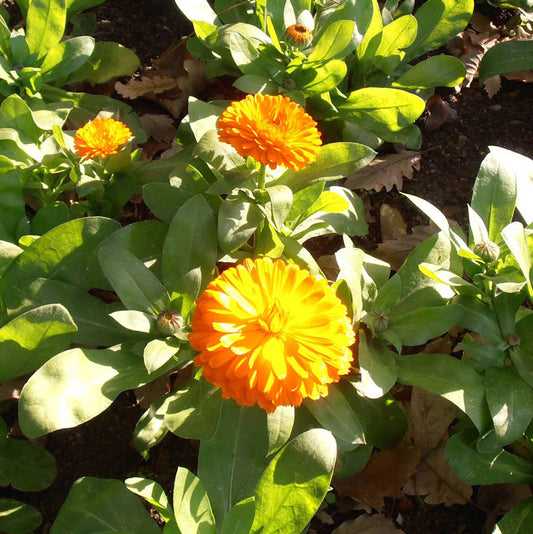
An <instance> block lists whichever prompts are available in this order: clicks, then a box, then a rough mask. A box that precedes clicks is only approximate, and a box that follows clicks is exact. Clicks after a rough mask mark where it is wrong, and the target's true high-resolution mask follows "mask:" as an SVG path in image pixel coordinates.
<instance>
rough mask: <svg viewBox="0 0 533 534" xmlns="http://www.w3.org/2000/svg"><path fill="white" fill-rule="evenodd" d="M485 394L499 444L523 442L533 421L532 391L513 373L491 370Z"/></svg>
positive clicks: (486, 373)
mask: <svg viewBox="0 0 533 534" xmlns="http://www.w3.org/2000/svg"><path fill="white" fill-rule="evenodd" d="M485 392H486V395H487V404H488V405H489V410H490V413H491V416H492V422H493V423H494V430H495V431H496V437H497V441H498V444H499V445H500V446H502V447H503V446H504V445H509V444H511V443H513V442H515V441H517V440H518V439H520V438H521V437H522V434H523V433H524V432H525V430H526V428H527V427H528V426H529V423H530V422H531V418H532V417H533V390H532V389H531V388H530V387H529V385H528V384H526V383H525V382H524V381H523V380H522V379H521V378H520V377H519V376H518V375H517V374H515V373H514V372H513V371H512V370H511V369H509V368H507V367H504V368H498V367H489V368H488V369H487V370H486V371H485Z"/></svg>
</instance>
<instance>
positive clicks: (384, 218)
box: [379, 203, 407, 241]
mask: <svg viewBox="0 0 533 534" xmlns="http://www.w3.org/2000/svg"><path fill="white" fill-rule="evenodd" d="M379 222H380V227H381V239H383V241H387V240H389V239H395V238H396V237H398V236H400V235H405V234H406V233H407V223H406V222H405V220H404V218H403V216H402V212H401V211H400V210H399V209H398V208H393V207H392V206H390V205H389V204H386V203H384V204H382V205H381V206H380V207H379Z"/></svg>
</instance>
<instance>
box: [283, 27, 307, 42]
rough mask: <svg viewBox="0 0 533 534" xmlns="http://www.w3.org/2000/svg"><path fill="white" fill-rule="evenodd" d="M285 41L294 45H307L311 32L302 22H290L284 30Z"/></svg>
mask: <svg viewBox="0 0 533 534" xmlns="http://www.w3.org/2000/svg"><path fill="white" fill-rule="evenodd" d="M285 37H286V39H287V41H289V42H290V43H291V44H293V45H296V46H307V45H309V44H311V40H312V39H313V32H312V31H311V30H310V29H309V28H307V27H306V26H304V25H303V24H292V25H291V26H289V27H288V28H287V29H286V30H285Z"/></svg>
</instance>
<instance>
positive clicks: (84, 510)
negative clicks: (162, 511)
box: [50, 477, 161, 534]
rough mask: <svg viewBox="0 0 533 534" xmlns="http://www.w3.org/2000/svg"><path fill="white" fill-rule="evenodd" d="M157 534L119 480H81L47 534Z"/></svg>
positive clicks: (143, 510)
mask: <svg viewBox="0 0 533 534" xmlns="http://www.w3.org/2000/svg"><path fill="white" fill-rule="evenodd" d="M115 531H117V532H127V533H128V534H161V530H160V529H159V527H158V526H157V523H156V522H155V521H154V520H153V519H152V518H151V517H150V515H149V514H148V512H147V511H146V510H145V509H144V507H143V505H142V503H141V501H140V500H139V499H138V498H137V497H135V496H134V495H132V493H131V492H129V491H128V490H127V489H126V486H125V485H124V483H123V482H122V481H120V480H112V479H100V478H92V477H83V478H80V479H78V480H76V482H74V484H73V485H72V488H70V491H69V494H68V495H67V498H66V500H65V503H64V504H63V506H62V507H61V509H60V510H59V513H58V514H57V519H56V520H55V521H54V524H53V525H52V528H51V530H50V534H64V533H65V532H69V533H70V534H94V533H96V532H115Z"/></svg>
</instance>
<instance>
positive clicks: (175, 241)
mask: <svg viewBox="0 0 533 534" xmlns="http://www.w3.org/2000/svg"><path fill="white" fill-rule="evenodd" d="M191 221H194V222H193V224H191ZM217 249H218V246H217V226H216V220H215V215H214V214H213V212H212V210H211V208H210V207H209V204H207V202H206V200H205V199H204V197H203V196H201V195H196V196H194V197H193V198H191V199H190V200H188V201H187V202H185V204H184V205H183V206H182V207H181V208H180V209H179V210H178V211H177V213H176V215H175V216H174V218H173V219H172V223H171V224H170V228H169V230H168V234H167V237H166V239H165V244H164V247H163V279H164V282H165V286H166V288H167V289H168V290H169V291H170V292H173V291H174V292H177V293H181V294H184V295H187V296H189V297H190V298H191V299H195V298H196V297H197V296H198V294H199V293H200V291H201V290H202V289H203V288H205V287H206V286H207V284H208V283H209V282H210V281H211V278H212V276H213V272H214V268H215V262H216V260H217Z"/></svg>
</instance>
